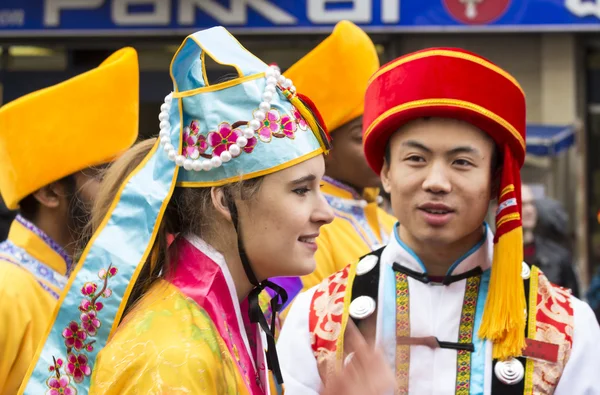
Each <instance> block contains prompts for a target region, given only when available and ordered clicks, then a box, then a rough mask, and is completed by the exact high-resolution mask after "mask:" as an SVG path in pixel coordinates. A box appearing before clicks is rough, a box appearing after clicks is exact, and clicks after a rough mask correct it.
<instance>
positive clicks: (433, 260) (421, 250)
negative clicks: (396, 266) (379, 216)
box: [399, 226, 485, 277]
mask: <svg viewBox="0 0 600 395" xmlns="http://www.w3.org/2000/svg"><path fill="white" fill-rule="evenodd" d="M484 232H485V228H484V227H481V228H478V229H477V230H476V231H474V232H472V233H470V234H468V235H467V236H465V237H463V238H462V239H460V240H456V241H455V242H454V243H451V244H443V245H441V244H440V245H432V244H431V243H428V242H424V241H420V240H417V239H415V238H414V237H412V235H410V234H409V233H408V231H407V230H406V228H404V227H402V226H400V229H399V235H400V239H401V240H402V241H403V242H404V243H405V244H406V245H407V246H408V247H409V248H410V249H411V250H412V251H413V252H414V253H415V254H416V255H417V256H418V257H419V259H421V262H422V263H423V265H424V266H425V269H426V270H427V274H428V275H430V276H436V277H437V276H445V275H446V274H448V270H449V269H450V267H451V266H452V265H453V264H454V263H455V262H456V261H457V260H459V259H460V258H461V257H462V256H464V255H465V254H466V253H467V252H468V251H469V250H470V249H471V248H473V246H475V245H476V244H477V243H479V242H480V241H481V238H482V237H483V236H484Z"/></svg>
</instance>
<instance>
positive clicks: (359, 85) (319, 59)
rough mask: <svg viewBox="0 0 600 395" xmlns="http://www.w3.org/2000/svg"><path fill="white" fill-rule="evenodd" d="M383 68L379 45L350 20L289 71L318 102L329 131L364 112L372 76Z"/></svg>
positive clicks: (297, 86)
mask: <svg viewBox="0 0 600 395" xmlns="http://www.w3.org/2000/svg"><path fill="white" fill-rule="evenodd" d="M378 68H379V58H378V56H377V50H376V49H375V45H374V44H373V42H372V41H371V39H370V38H369V36H368V35H367V34H366V33H365V32H364V31H363V30H362V29H361V28H359V27H358V26H356V25H355V24H353V23H352V22H349V21H341V22H339V23H338V24H337V25H336V26H335V28H334V29H333V32H332V33H331V35H330V36H329V37H327V38H326V39H325V40H323V42H321V43H320V44H319V45H317V47H315V48H314V49H313V50H312V51H310V52H309V53H308V54H307V55H306V56H304V57H303V58H302V59H300V60H299V61H298V62H296V63H295V64H294V65H293V66H292V67H290V68H289V69H288V70H287V71H286V72H285V75H286V77H289V78H290V79H291V80H292V81H294V85H295V86H296V89H297V90H298V92H300V93H302V94H304V95H306V96H308V97H310V98H311V100H312V101H313V102H314V103H315V105H316V106H317V108H318V109H319V112H320V113H321V115H322V116H323V120H324V122H325V124H326V126H327V129H329V132H333V131H335V130H336V129H337V128H339V127H340V126H342V125H344V124H346V123H348V122H350V121H352V120H353V119H355V118H357V117H359V116H361V115H362V114H363V111H364V104H365V92H366V90H367V83H368V82H369V78H370V77H371V75H373V74H374V73H375V72H376V71H377V69H378Z"/></svg>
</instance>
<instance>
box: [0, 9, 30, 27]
mask: <svg viewBox="0 0 600 395" xmlns="http://www.w3.org/2000/svg"><path fill="white" fill-rule="evenodd" d="M24 24H25V10H23V9H15V10H0V26H2V27H9V26H23V25H24Z"/></svg>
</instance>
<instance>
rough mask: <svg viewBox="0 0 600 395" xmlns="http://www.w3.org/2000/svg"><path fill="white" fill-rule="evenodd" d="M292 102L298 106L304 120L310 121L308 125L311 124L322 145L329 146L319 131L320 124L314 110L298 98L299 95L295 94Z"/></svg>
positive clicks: (311, 128)
mask: <svg viewBox="0 0 600 395" xmlns="http://www.w3.org/2000/svg"><path fill="white" fill-rule="evenodd" d="M290 103H292V105H293V106H294V107H296V109H297V110H298V112H299V113H300V115H302V117H303V118H304V120H305V121H306V122H307V123H308V126H310V130H312V131H313V133H314V135H315V137H316V138H317V140H318V141H319V144H320V145H321V147H323V149H325V147H327V144H325V142H324V141H323V138H322V137H321V133H319V125H318V123H317V120H316V119H315V117H314V116H313V114H312V112H311V111H310V110H309V109H308V108H307V107H306V105H304V103H303V102H302V100H300V99H299V98H298V96H293V97H292V98H291V99H290Z"/></svg>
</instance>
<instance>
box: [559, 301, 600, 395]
mask: <svg viewBox="0 0 600 395" xmlns="http://www.w3.org/2000/svg"><path fill="white" fill-rule="evenodd" d="M571 300H572V304H573V326H574V328H573V348H572V349H571V356H570V358H569V361H568V362H567V365H566V366H565V369H564V371H563V374H562V377H561V378H560V381H559V382H558V386H557V387H556V392H555V395H575V394H577V395H579V394H581V395H600V380H599V379H598V369H599V368H600V327H599V326H598V322H597V321H596V317H595V315H594V313H593V311H592V309H591V308H590V306H588V305H587V304H586V303H584V302H582V301H581V300H579V299H577V298H575V297H571Z"/></svg>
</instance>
